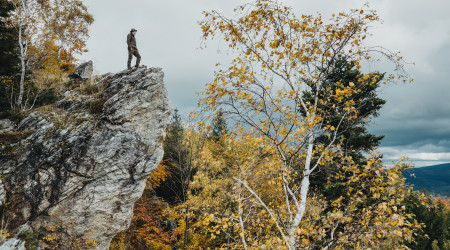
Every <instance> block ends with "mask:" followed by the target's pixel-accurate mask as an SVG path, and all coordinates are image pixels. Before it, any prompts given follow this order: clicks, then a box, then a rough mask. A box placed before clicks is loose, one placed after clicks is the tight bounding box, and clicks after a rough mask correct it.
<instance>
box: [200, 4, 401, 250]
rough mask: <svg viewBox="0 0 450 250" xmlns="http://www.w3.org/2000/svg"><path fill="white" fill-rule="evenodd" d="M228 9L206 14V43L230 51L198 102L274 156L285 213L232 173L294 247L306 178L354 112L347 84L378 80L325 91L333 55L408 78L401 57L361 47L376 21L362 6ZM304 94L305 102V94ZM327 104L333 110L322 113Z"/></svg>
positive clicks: (335, 148) (329, 154)
mask: <svg viewBox="0 0 450 250" xmlns="http://www.w3.org/2000/svg"><path fill="white" fill-rule="evenodd" d="M235 13H236V18H235V19H233V18H228V17H225V16H224V15H222V14H221V13H219V12H217V11H211V12H205V13H204V14H205V19H204V20H203V21H202V22H201V27H202V30H203V37H204V39H205V41H206V40H208V39H209V38H217V37H219V38H220V39H222V41H223V42H225V43H226V44H227V45H228V47H229V50H231V51H232V53H234V54H235V55H236V57H235V58H234V59H233V61H232V62H231V64H230V65H229V66H228V67H220V68H219V69H218V71H217V72H216V77H215V80H214V81H213V82H212V83H210V84H208V85H207V88H206V90H205V92H204V98H203V99H202V102H201V103H202V107H203V108H204V110H207V111H211V112H217V110H219V109H221V108H222V110H223V112H224V114H226V115H227V118H229V119H232V120H234V121H235V124H234V128H235V129H236V131H237V132H238V134H240V133H241V134H244V133H250V135H251V136H252V137H255V138H259V139H260V140H261V141H260V144H261V147H262V148H263V150H264V151H265V152H267V153H268V154H270V155H272V156H274V157H275V158H276V160H275V162H277V163H278V166H279V168H278V169H279V171H278V174H279V176H278V178H279V180H280V181H281V182H280V184H281V185H282V189H281V193H280V194H279V196H280V197H283V199H282V200H284V201H285V202H284V208H283V210H275V209H274V208H273V207H271V205H270V204H269V203H268V202H267V201H264V199H263V198H262V196H261V194H259V193H258V189H257V188H256V187H255V186H252V185H250V184H249V181H248V180H246V179H242V178H240V177H239V176H235V177H233V179H234V181H235V182H236V183H238V184H239V185H240V187H241V188H245V189H247V191H248V192H249V193H250V194H251V195H252V196H253V199H255V200H256V201H258V202H259V204H260V205H261V206H262V207H264V208H265V210H266V212H267V213H268V214H270V215H271V217H272V220H273V221H274V223H275V224H276V225H277V228H278V231H279V234H280V235H281V238H282V240H283V241H284V244H285V245H286V246H287V247H288V248H289V249H296V248H297V247H299V245H300V242H299V239H300V238H299V237H298V230H299V229H300V228H301V227H300V226H301V223H305V222H304V216H305V211H306V209H307V204H308V200H309V199H310V197H309V191H310V178H311V175H312V174H314V173H315V172H317V171H318V170H319V169H320V168H321V167H323V166H325V165H326V164H325V163H326V162H332V161H333V159H334V158H335V157H339V151H340V144H339V143H337V142H338V141H336V138H337V131H338V130H339V127H340V125H341V124H342V123H344V122H348V121H351V120H352V119H357V117H358V109H357V106H356V105H355V101H354V100H353V99H352V96H354V95H355V94H357V91H358V90H357V89H358V88H355V86H356V85H359V84H375V83H376V82H378V80H379V79H378V78H377V75H376V74H366V75H361V76H360V78H359V79H358V81H357V82H354V83H350V84H348V85H344V84H342V83H339V82H337V83H336V85H337V87H336V88H334V89H331V88H326V87H324V85H323V82H324V81H325V80H326V79H328V74H329V73H330V72H331V71H332V67H333V65H334V64H335V61H336V60H337V59H338V58H339V57H340V56H343V57H345V58H347V59H348V60H349V61H350V62H352V63H354V64H355V65H356V68H357V69H361V68H362V65H363V63H364V62H367V63H370V62H373V60H372V58H373V56H374V55H381V57H384V58H387V59H388V60H390V61H391V62H393V67H394V69H393V70H394V73H393V74H389V75H386V76H385V78H384V80H383V81H384V83H388V82H390V81H393V80H396V79H402V80H408V78H407V76H406V74H405V72H404V71H403V65H402V62H403V61H402V58H401V57H400V56H399V55H397V54H394V53H391V52H390V51H389V50H387V49H384V48H383V47H379V46H376V47H371V46H367V45H365V39H366V38H367V37H368V36H369V35H370V33H369V32H368V30H369V28H370V25H371V24H372V23H373V22H378V21H379V17H378V16H377V14H376V12H375V11H373V10H371V9H369V8H368V7H367V6H364V7H363V8H361V9H354V10H350V11H349V12H345V13H344V12H343V13H338V14H334V15H332V17H330V18H329V19H328V20H326V19H324V18H323V17H322V16H321V15H320V14H318V15H316V16H313V15H301V17H300V18H297V17H296V15H295V14H294V13H293V10H292V9H291V8H289V7H286V6H283V5H282V4H280V3H279V2H278V1H275V0H257V1H255V2H253V3H250V4H246V5H243V6H239V7H237V8H236V9H235ZM376 58H380V57H378V56H377V57H376ZM373 79H375V80H376V81H375V82H374V81H373ZM306 92H307V93H308V95H309V97H308V100H309V101H306V100H305V99H306V98H303V96H304V94H305V93H306ZM324 93H325V94H324ZM330 102H333V103H334V104H333V106H331V107H330V108H329V109H324V108H323V107H328V105H326V104H327V103H330ZM330 114H333V115H334V116H335V117H338V121H337V122H336V120H334V122H333V124H331V123H330V119H326V117H328V116H329V115H330ZM324 135H325V136H327V137H328V138H329V140H327V143H326V144H323V143H320V142H319V141H318V140H317V138H318V137H319V136H324Z"/></svg>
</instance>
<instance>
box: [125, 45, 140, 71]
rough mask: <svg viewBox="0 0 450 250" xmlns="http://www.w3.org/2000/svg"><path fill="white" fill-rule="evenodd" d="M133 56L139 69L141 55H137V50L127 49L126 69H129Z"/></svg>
mask: <svg viewBox="0 0 450 250" xmlns="http://www.w3.org/2000/svg"><path fill="white" fill-rule="evenodd" d="M133 56H135V57H136V67H139V63H141V55H140V54H139V50H138V49H129V50H128V64H127V67H128V68H131V60H132V59H133Z"/></svg>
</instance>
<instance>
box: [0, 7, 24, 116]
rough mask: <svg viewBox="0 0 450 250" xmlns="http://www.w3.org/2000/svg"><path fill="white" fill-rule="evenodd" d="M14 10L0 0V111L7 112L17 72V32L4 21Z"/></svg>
mask: <svg viewBox="0 0 450 250" xmlns="http://www.w3.org/2000/svg"><path fill="white" fill-rule="evenodd" d="M13 10H14V5H13V4H12V3H11V2H10V1H7V0H0V110H8V109H10V108H11V106H10V101H11V100H9V99H10V97H9V95H8V91H7V90H8V89H9V87H11V85H12V84H11V83H12V82H13V81H14V76H15V74H16V73H17V72H18V65H19V57H18V51H17V49H18V47H19V44H18V41H17V30H16V29H15V28H13V27H12V26H11V25H10V23H9V22H8V21H6V19H7V18H8V17H9V16H10V13H11V11H13Z"/></svg>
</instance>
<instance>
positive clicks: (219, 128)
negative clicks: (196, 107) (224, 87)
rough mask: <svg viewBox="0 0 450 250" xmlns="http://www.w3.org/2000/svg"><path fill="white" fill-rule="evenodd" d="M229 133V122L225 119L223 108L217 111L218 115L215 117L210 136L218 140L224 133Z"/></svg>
mask: <svg viewBox="0 0 450 250" xmlns="http://www.w3.org/2000/svg"><path fill="white" fill-rule="evenodd" d="M227 133H228V129H227V122H226V120H225V117H224V113H223V111H222V110H219V111H218V112H217V115H216V117H215V118H214V119H213V124H212V131H211V134H210V138H211V139H212V140H214V141H215V142H218V141H220V139H221V138H222V137H223V135H225V134H227Z"/></svg>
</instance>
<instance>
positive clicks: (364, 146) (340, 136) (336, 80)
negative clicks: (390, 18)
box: [304, 57, 386, 200]
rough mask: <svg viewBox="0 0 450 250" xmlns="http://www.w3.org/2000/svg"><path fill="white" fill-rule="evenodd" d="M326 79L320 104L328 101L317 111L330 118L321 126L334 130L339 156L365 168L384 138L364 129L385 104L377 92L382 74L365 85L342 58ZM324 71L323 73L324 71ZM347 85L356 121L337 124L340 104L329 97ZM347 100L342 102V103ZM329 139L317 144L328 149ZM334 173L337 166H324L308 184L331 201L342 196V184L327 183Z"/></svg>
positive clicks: (308, 96) (321, 138) (307, 94)
mask: <svg viewBox="0 0 450 250" xmlns="http://www.w3.org/2000/svg"><path fill="white" fill-rule="evenodd" d="M327 70H328V72H327V78H326V80H325V81H323V83H322V84H323V89H324V91H323V93H322V94H321V95H320V96H321V98H323V100H327V102H326V104H325V105H319V108H320V109H322V110H326V111H327V112H328V113H329V114H330V115H328V116H326V117H325V120H324V121H323V123H324V124H327V125H331V126H334V127H335V128H337V137H336V140H335V142H336V143H340V144H341V145H342V147H341V150H342V153H343V154H345V155H347V156H351V157H352V159H353V161H354V162H355V164H357V165H361V166H362V165H364V164H365V163H366V157H365V154H367V153H368V152H370V151H371V150H373V149H375V148H376V147H378V146H379V144H380V141H381V139H383V137H384V136H383V135H374V134H371V133H369V132H368V130H367V125H368V124H369V122H371V120H372V119H373V118H374V117H377V116H378V115H379V111H380V109H381V108H382V106H383V105H384V104H385V103H386V101H385V100H383V99H381V98H379V97H378V94H377V89H378V88H379V87H380V82H381V81H382V79H383V77H384V74H380V73H377V72H373V74H372V76H371V79H370V81H371V82H372V83H374V84H364V83H363V82H361V81H360V79H361V77H362V76H363V73H362V72H361V71H360V70H358V69H357V68H356V67H355V64H354V63H353V62H351V61H348V60H347V58H345V57H338V58H337V59H336V60H335V62H334V63H333V64H332V67H330V69H327ZM324 71H325V69H324ZM350 84H352V85H353V86H354V88H356V89H357V94H354V95H352V98H353V101H354V102H355V104H354V106H355V107H356V109H357V110H358V114H357V118H356V119H351V120H346V122H344V123H341V124H339V121H340V120H341V118H342V117H340V116H339V115H338V114H343V113H344V112H342V110H338V109H339V108H342V107H339V103H337V102H336V101H334V99H333V98H330V93H331V94H332V93H335V92H336V89H337V88H340V87H342V86H345V87H348V86H349V85H350ZM304 100H305V101H313V100H312V93H310V92H305V95H304ZM345 101H346V100H343V102H345ZM330 140H331V138H330V137H329V136H327V135H322V136H319V137H318V138H317V141H318V143H319V144H322V145H328V144H329V143H330ZM336 171H337V166H334V165H326V166H324V167H323V168H322V169H321V171H319V172H317V174H316V175H315V176H312V178H311V184H312V186H314V187H315V188H317V189H318V190H319V191H320V192H321V193H322V194H324V195H325V196H326V197H328V198H330V200H332V199H333V198H335V197H339V196H340V195H341V191H340V190H341V188H340V185H341V184H342V183H334V182H333V181H332V182H331V183H328V181H327V180H328V179H329V177H330V176H331V175H333V174H334V173H335V172H336Z"/></svg>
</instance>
